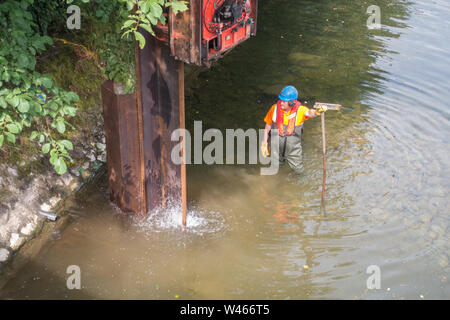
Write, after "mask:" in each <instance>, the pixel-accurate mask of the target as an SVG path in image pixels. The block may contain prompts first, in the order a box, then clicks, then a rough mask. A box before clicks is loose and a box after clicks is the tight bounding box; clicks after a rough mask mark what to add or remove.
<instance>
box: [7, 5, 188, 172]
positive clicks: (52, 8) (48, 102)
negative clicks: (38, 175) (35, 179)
mask: <svg viewBox="0 0 450 320" xmlns="http://www.w3.org/2000/svg"><path fill="white" fill-rule="evenodd" d="M72 3H73V4H77V5H79V6H80V7H82V14H83V18H87V20H90V21H96V22H97V23H98V24H102V26H103V27H104V29H108V31H107V32H105V31H102V32H98V33H93V34H92V35H91V34H90V33H87V34H88V35H87V36H86V37H88V38H89V37H91V39H93V41H92V42H93V43H91V44H92V45H93V46H94V48H95V49H94V50H88V52H89V54H90V55H89V57H90V58H93V59H94V60H95V63H96V65H97V66H98V67H99V68H100V69H101V71H102V73H104V74H105V75H106V76H107V77H108V78H109V79H111V80H114V81H117V82H121V83H123V84H124V85H125V92H126V93H129V92H131V91H133V90H135V85H136V76H135V68H134V41H135V40H136V41H137V42H138V43H139V46H140V47H141V48H143V47H144V46H145V38H144V37H143V35H142V34H141V32H140V30H146V31H148V32H150V33H151V34H153V35H154V31H153V26H155V25H156V24H158V23H163V24H165V23H166V18H165V15H164V11H165V10H167V8H169V7H171V8H172V10H173V12H174V13H175V14H176V13H178V12H179V11H184V10H186V9H187V5H186V2H185V1H179V0H66V1H65V4H66V6H67V5H68V4H72ZM84 9H88V10H84ZM65 10H66V8H65V7H64V2H62V1H60V0H3V1H0V148H2V147H5V146H10V147H13V146H14V145H16V143H17V140H18V138H20V140H22V138H25V139H27V138H28V139H30V140H32V141H35V143H37V144H38V145H39V146H40V148H41V151H42V153H43V154H46V155H47V154H48V155H49V157H50V163H51V164H52V166H53V168H54V169H55V171H56V172H57V173H58V174H64V173H65V172H66V171H67V162H73V160H72V158H71V157H70V155H69V152H68V151H71V150H73V145H72V142H70V141H69V140H67V139H66V135H67V134H66V132H67V129H68V128H73V127H72V125H71V124H70V122H69V121H70V119H71V118H72V117H74V116H75V115H76V112H77V107H76V105H75V103H76V102H77V101H79V97H78V95H77V94H75V93H74V92H70V91H65V90H63V89H62V88H60V87H58V86H57V85H56V84H55V83H54V81H53V80H52V78H51V77H50V75H45V74H41V73H39V72H38V71H37V70H36V64H37V58H38V57H39V56H40V55H41V54H42V53H43V52H45V51H46V50H47V48H48V47H49V46H51V45H53V40H52V38H51V37H49V36H48V35H47V33H48V30H49V28H50V27H53V29H52V30H53V31H55V30H57V31H58V30H59V32H65V33H67V32H69V31H68V30H66V29H65V27H64V26H61V24H63V25H65V24H64V22H65V21H64V19H63V18H61V17H65ZM55 26H56V27H55ZM62 30H63V31H62ZM130 34H131V35H133V37H132V38H131V39H130V38H129V35H130ZM72 35H74V31H72ZM55 39H56V38H55ZM58 40H62V41H63V42H64V39H58ZM65 43H66V44H71V45H77V44H75V43H73V42H70V41H66V42H65ZM78 47H79V48H84V49H86V50H87V47H86V46H83V45H78ZM100 61H101V62H102V64H103V66H101V65H100V64H101V63H100Z"/></svg>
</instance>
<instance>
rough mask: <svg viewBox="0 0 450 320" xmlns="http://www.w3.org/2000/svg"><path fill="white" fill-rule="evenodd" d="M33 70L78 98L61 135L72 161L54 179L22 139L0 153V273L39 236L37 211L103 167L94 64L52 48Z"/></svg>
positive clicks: (45, 160) (44, 161)
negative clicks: (69, 143) (68, 142)
mask: <svg viewBox="0 0 450 320" xmlns="http://www.w3.org/2000/svg"><path fill="white" fill-rule="evenodd" d="M39 68H40V70H41V72H43V73H46V74H49V75H50V76H51V77H52V79H53V80H54V81H55V83H57V84H58V85H59V86H61V87H62V88H64V89H70V90H72V91H74V92H76V93H77V94H78V95H79V97H80V102H78V103H77V107H78V112H77V116H76V117H75V118H74V119H73V122H72V125H73V126H74V130H71V131H67V132H66V133H65V134H64V138H66V139H69V140H71V141H72V142H73V146H74V149H73V151H72V152H71V156H72V158H73V160H74V162H73V163H72V164H71V165H70V166H69V169H68V171H67V172H66V173H65V174H64V175H58V174H57V173H56V172H55V171H54V169H53V167H52V166H51V165H50V163H49V160H48V155H43V154H42V152H41V150H40V148H39V146H37V145H36V144H35V143H34V142H32V141H30V140H29V139H27V138H21V139H20V141H18V143H17V144H18V145H19V146H18V147H11V148H9V149H7V150H0V163H1V164H0V274H1V272H2V269H3V268H4V266H5V265H7V264H8V263H9V262H10V261H11V260H12V259H13V257H14V255H15V254H16V253H17V252H18V251H19V250H20V248H21V247H22V246H23V245H24V244H25V243H26V242H27V241H29V240H30V239H32V238H34V237H35V235H36V234H38V233H39V232H40V231H41V229H42V226H43V223H44V221H45V220H46V218H45V217H43V216H42V215H40V214H39V210H42V211H50V212H54V211H55V210H57V208H58V206H59V205H60V204H61V203H62V201H63V200H64V199H65V198H67V197H68V196H70V195H73V194H74V193H75V192H76V191H77V190H79V189H80V187H81V186H82V185H84V184H85V183H86V182H87V181H89V180H90V179H91V178H92V177H93V175H94V174H95V172H97V171H98V170H99V168H100V167H101V165H102V164H104V163H105V162H106V145H105V137H104V133H103V111H102V110H103V108H102V103H101V95H100V85H101V83H102V82H103V81H104V79H103V77H102V76H101V74H100V73H99V72H98V70H97V67H96V66H95V64H94V62H92V61H90V60H87V59H81V58H80V57H78V56H77V54H76V52H74V50H73V49H72V48H70V47H66V46H62V45H56V46H54V47H53V48H52V49H51V50H49V51H48V52H46V54H45V55H44V56H43V57H41V58H40V65H39Z"/></svg>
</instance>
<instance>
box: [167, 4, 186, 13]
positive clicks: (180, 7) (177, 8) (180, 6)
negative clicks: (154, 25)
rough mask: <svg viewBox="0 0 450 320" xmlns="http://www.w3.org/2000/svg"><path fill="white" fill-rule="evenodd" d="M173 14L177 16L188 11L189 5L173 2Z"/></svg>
mask: <svg viewBox="0 0 450 320" xmlns="http://www.w3.org/2000/svg"><path fill="white" fill-rule="evenodd" d="M170 3H171V4H172V10H173V13H174V14H175V15H176V14H177V13H178V12H180V11H185V10H187V9H188V7H187V5H186V3H185V2H183V1H171V2H170Z"/></svg>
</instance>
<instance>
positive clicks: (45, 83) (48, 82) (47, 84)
mask: <svg viewBox="0 0 450 320" xmlns="http://www.w3.org/2000/svg"><path fill="white" fill-rule="evenodd" d="M40 80H41V81H40V82H41V83H42V85H43V86H44V87H46V88H47V89H50V88H51V87H53V81H52V79H50V78H46V77H42V78H41V79H40Z"/></svg>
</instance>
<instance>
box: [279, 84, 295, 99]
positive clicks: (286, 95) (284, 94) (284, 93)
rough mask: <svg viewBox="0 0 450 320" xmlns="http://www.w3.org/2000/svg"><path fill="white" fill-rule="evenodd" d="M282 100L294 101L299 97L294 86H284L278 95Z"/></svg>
mask: <svg viewBox="0 0 450 320" xmlns="http://www.w3.org/2000/svg"><path fill="white" fill-rule="evenodd" d="M278 98H279V99H280V100H281V101H292V100H296V99H297V98H298V91H297V89H295V88H294V87H293V86H287V87H284V88H283V90H281V93H280V94H279V95H278Z"/></svg>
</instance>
